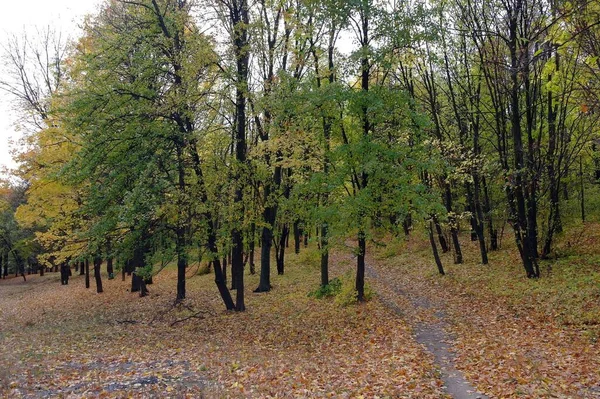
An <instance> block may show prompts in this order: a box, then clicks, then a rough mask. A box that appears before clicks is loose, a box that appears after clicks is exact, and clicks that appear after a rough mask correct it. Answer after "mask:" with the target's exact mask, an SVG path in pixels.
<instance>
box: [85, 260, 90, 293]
mask: <svg viewBox="0 0 600 399" xmlns="http://www.w3.org/2000/svg"><path fill="white" fill-rule="evenodd" d="M85 288H90V259H89V258H85Z"/></svg>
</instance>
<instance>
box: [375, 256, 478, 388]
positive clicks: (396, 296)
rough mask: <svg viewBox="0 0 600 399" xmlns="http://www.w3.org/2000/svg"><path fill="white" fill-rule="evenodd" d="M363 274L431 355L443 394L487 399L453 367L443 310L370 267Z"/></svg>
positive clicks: (450, 338) (450, 344)
mask: <svg viewBox="0 0 600 399" xmlns="http://www.w3.org/2000/svg"><path fill="white" fill-rule="evenodd" d="M366 273H367V276H368V277H370V278H371V281H373V282H374V283H375V285H377V288H378V289H377V293H378V295H379V298H380V300H381V301H382V302H383V303H384V304H385V305H386V306H387V307H388V308H390V309H391V310H392V311H394V312H395V313H396V314H398V315H401V316H403V317H404V318H405V319H406V320H407V321H408V322H409V323H410V324H411V325H412V327H413V329H414V331H415V338H416V340H417V342H418V343H420V344H421V345H424V346H425V347H426V348H427V350H428V351H429V352H430V353H431V354H433V356H434V358H435V362H436V365H437V366H438V367H439V368H440V371H441V377H442V380H443V381H444V385H445V389H446V392H447V393H448V394H450V395H451V396H452V397H453V398H455V399H487V398H488V397H487V396H485V395H483V394H480V393H478V392H477V391H476V389H475V388H474V387H473V386H472V385H471V384H470V383H469V381H467V379H466V378H465V376H464V374H463V373H462V372H461V371H460V370H458V369H457V368H456V366H455V361H454V354H453V351H452V347H453V338H452V337H451V336H450V334H448V332H447V330H448V328H447V321H446V316H445V315H444V313H443V311H440V310H436V309H435V308H434V306H433V305H432V303H431V302H430V300H428V299H427V298H426V297H423V296H419V297H416V296H414V295H412V296H411V295H409V294H408V293H407V292H406V291H404V290H403V289H402V287H399V286H397V285H394V284H393V283H390V282H389V281H386V280H385V279H384V278H382V277H381V276H380V274H379V273H378V271H377V270H376V269H375V268H374V267H373V266H372V265H367V267H366ZM407 305H408V306H407Z"/></svg>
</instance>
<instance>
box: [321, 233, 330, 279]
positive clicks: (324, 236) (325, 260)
mask: <svg viewBox="0 0 600 399" xmlns="http://www.w3.org/2000/svg"><path fill="white" fill-rule="evenodd" d="M328 234H329V229H328V226H327V223H323V224H322V225H321V287H325V286H326V285H328V284H329V248H328V244H329V238H328Z"/></svg>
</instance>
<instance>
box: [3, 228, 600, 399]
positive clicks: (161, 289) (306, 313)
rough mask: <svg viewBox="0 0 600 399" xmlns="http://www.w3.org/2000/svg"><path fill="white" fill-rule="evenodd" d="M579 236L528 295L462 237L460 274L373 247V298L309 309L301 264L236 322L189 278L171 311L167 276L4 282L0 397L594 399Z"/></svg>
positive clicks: (210, 290) (594, 341)
mask: <svg viewBox="0 0 600 399" xmlns="http://www.w3.org/2000/svg"><path fill="white" fill-rule="evenodd" d="M583 232H584V227H583V226H581V227H576V228H572V229H570V235H569V236H566V237H563V238H562V239H561V241H560V243H559V245H558V253H560V254H561V257H559V258H557V259H555V260H552V261H546V262H544V263H542V264H541V267H542V271H543V276H542V278H540V279H539V280H537V281H530V280H527V279H526V278H525V277H524V272H523V271H522V270H521V267H520V263H519V261H518V258H517V256H518V255H517V254H516V253H515V252H514V251H513V250H511V249H510V248H511V247H512V245H511V244H512V242H510V239H509V238H506V239H505V241H506V242H505V247H507V249H503V250H500V251H496V252H493V253H491V254H490V265H488V266H482V265H480V264H479V263H478V257H477V256H478V252H477V245H475V244H476V243H471V242H469V241H467V240H468V236H464V237H462V238H461V239H462V243H463V246H464V254H465V260H466V262H465V264H463V265H453V264H452V258H451V256H452V255H451V254H444V255H443V261H444V265H445V267H446V269H447V275H446V276H438V275H437V274H436V269H435V266H434V264H433V260H432V257H431V252H430V248H429V246H428V242H427V240H426V237H424V236H421V235H420V234H419V233H416V232H415V233H414V236H413V237H411V238H410V239H409V240H405V239H404V238H399V239H391V238H389V237H388V238H383V239H381V240H379V239H378V240H377V241H378V243H379V244H380V243H381V241H385V243H386V244H385V246H375V245H372V246H371V247H372V248H371V254H372V255H371V256H370V257H369V259H368V262H367V263H368V275H367V281H368V282H369V283H370V286H371V288H372V289H373V291H374V292H375V295H374V297H373V299H372V300H371V301H369V302H367V303H365V304H361V305H358V306H346V307H343V306H340V305H339V304H338V303H336V301H334V300H330V299H320V300H319V299H315V298H313V297H309V296H308V295H307V294H308V293H309V292H311V291H313V290H314V289H315V288H316V287H318V284H319V266H318V264H319V262H318V252H317V251H316V250H314V249H310V248H309V249H308V250H303V251H302V252H301V253H300V254H299V255H295V254H290V255H289V256H288V261H287V265H286V274H285V275H284V276H277V275H273V276H272V284H273V290H272V291H271V292H269V293H263V294H254V293H252V290H253V289H254V288H255V287H256V286H257V285H258V276H257V275H254V276H246V289H247V292H246V305H247V309H248V310H247V311H246V312H244V313H241V314H236V313H231V312H225V311H224V310H223V309H224V307H223V305H222V302H221V301H220V298H219V296H218V292H217V289H216V287H215V285H214V281H213V276H212V275H197V274H196V273H195V271H196V270H197V268H196V267H191V268H190V270H189V275H188V292H187V297H188V298H187V299H186V301H185V303H184V305H185V306H177V307H174V306H173V299H174V298H175V280H176V279H175V270H172V269H170V268H167V269H165V270H163V271H162V272H161V273H160V274H159V275H157V276H156V277H155V278H154V281H155V283H154V284H152V285H150V286H149V289H150V295H149V296H148V297H145V298H140V297H139V296H138V295H137V294H134V293H130V292H128V291H127V289H128V288H129V285H130V283H129V281H126V282H122V281H121V279H120V278H118V279H115V280H110V281H108V280H106V279H104V280H103V282H104V290H105V292H104V293H102V294H96V293H95V290H94V285H93V279H92V288H90V289H87V290H86V289H85V287H84V281H83V277H81V276H74V277H73V278H72V279H71V280H70V283H69V285H68V286H61V285H60V281H59V276H58V274H56V273H49V274H47V275H46V276H44V277H39V276H28V279H27V282H23V280H22V279H21V278H14V279H8V280H2V281H0V304H1V305H0V339H1V342H2V343H3V349H2V352H1V353H0V397H32V398H54V397H65V398H68V397H73V398H78V397H111V398H112V397H157V398H162V397H176V398H179V397H194V398H195V397H207V398H221V397H232V398H237V397H240V398H246V397H247V398H255V397H264V398H268V397H304V398H313V397H342V398H343V397H348V398H350V397H352V398H358V397H365V398H375V397H380V398H384V397H390V398H432V399H434V398H435V399H439V398H445V397H451V395H450V394H449V392H451V390H450V389H447V388H446V387H445V386H444V384H448V378H447V377H448V373H449V372H453V370H449V369H448V367H450V369H455V370H456V372H458V373H459V375H460V376H464V379H465V380H466V381H468V382H469V383H470V384H471V386H472V387H474V388H475V389H476V390H478V391H479V392H482V393H485V394H486V395H487V396H489V397H490V398H600V355H599V353H600V344H599V343H598V338H599V336H600V325H599V323H600V253H596V248H597V247H598V246H597V245H598V243H599V242H600V226H598V225H593V226H590V225H587V226H586V227H585V232H586V234H585V236H584V235H583ZM353 262H354V260H353V259H352V257H351V256H350V255H348V253H347V251H343V250H341V249H338V250H336V251H335V253H334V255H333V256H332V262H331V263H332V270H331V276H332V277H335V276H341V277H342V280H343V282H344V283H345V284H348V282H349V281H350V280H351V278H350V276H349V275H348V272H349V271H350V270H352V269H353ZM186 318H187V319H186ZM184 319H186V320H184ZM419 326H421V327H423V326H436V327H435V328H437V329H438V330H439V331H438V332H440V331H441V332H442V333H443V335H434V336H433V339H440V340H443V341H445V342H444V345H442V346H443V347H444V348H445V349H443V350H445V351H447V353H448V356H440V352H437V353H436V352H435V348H431V347H429V346H428V345H427V341H426V340H425V341H424V340H423V335H422V334H423V333H424V332H423V331H419V328H420V327H419ZM436 337H437V338H436ZM440 337H441V338H440ZM431 339H432V338H431V337H430V338H429V340H430V341H431ZM454 352H455V356H454ZM441 353H443V352H441ZM454 397H457V398H458V397H460V396H457V395H454Z"/></svg>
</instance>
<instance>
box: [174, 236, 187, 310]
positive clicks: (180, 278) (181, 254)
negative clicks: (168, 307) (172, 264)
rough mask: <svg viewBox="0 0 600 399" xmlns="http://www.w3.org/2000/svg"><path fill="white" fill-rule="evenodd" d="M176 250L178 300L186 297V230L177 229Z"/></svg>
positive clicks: (176, 299)
mask: <svg viewBox="0 0 600 399" xmlns="http://www.w3.org/2000/svg"><path fill="white" fill-rule="evenodd" d="M175 252H176V253H177V296H176V298H175V301H176V302H181V301H183V300H184V299H185V270H186V268H187V254H186V251H185V230H184V229H183V228H182V227H178V228H177V229H176V239H175Z"/></svg>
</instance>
